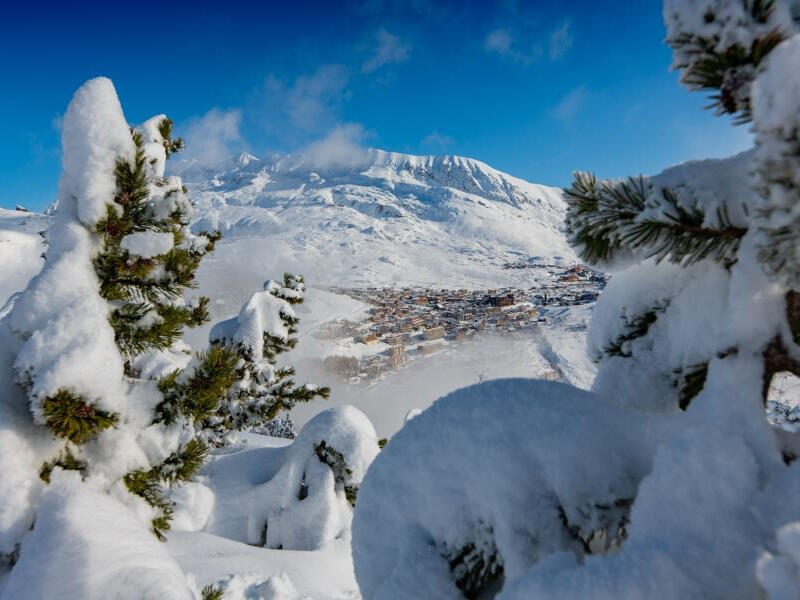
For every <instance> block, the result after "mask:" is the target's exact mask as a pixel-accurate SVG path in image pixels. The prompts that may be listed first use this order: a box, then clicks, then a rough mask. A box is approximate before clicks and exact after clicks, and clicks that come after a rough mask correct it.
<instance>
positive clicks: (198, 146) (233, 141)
mask: <svg viewBox="0 0 800 600" xmlns="http://www.w3.org/2000/svg"><path fill="white" fill-rule="evenodd" d="M241 120H242V112H241V111H240V110H238V109H233V110H221V109H219V108H212V109H211V110H209V111H208V112H207V113H206V114H204V115H203V116H201V117H198V118H195V119H192V120H190V121H189V122H187V123H186V124H185V126H184V127H183V128H182V137H183V138H184V139H185V141H186V152H185V154H184V155H183V156H182V158H184V159H186V160H187V161H192V162H196V163H199V164H201V165H203V166H210V165H215V164H218V163H220V162H221V161H223V160H225V159H227V158H229V157H230V156H231V155H232V154H233V153H235V152H239V151H241V150H243V149H244V138H243V137H242V133H241V130H240V124H241Z"/></svg>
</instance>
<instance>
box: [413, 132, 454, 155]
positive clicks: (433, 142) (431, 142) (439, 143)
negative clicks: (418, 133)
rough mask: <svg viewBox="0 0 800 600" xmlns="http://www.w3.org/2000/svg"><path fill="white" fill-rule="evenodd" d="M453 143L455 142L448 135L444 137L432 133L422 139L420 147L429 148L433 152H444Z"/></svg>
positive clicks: (437, 133)
mask: <svg viewBox="0 0 800 600" xmlns="http://www.w3.org/2000/svg"><path fill="white" fill-rule="evenodd" d="M454 143H455V140H454V139H453V138H452V137H450V136H449V135H444V134H442V133H439V132H438V131H432V132H430V133H429V134H428V135H426V136H425V137H424V138H422V142H420V145H421V146H422V147H423V148H429V149H431V150H434V151H442V150H446V149H447V148H449V147H450V146H452V145H453V144H454Z"/></svg>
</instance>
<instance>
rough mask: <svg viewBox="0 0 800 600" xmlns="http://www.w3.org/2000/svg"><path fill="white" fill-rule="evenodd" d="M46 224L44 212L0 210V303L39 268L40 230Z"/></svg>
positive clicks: (41, 248)
mask: <svg viewBox="0 0 800 600" xmlns="http://www.w3.org/2000/svg"><path fill="white" fill-rule="evenodd" d="M48 224H49V218H48V217H45V216H44V215H39V214H36V213H30V212H24V211H18V210H4V209H0V269H2V270H1V271H0V305H2V304H5V301H6V299H7V298H8V297H9V296H10V295H11V294H13V293H15V292H18V291H20V290H21V289H23V288H24V287H25V285H26V284H27V283H28V280H29V279H30V278H31V277H33V276H34V275H35V274H36V273H38V272H39V269H41V268H42V264H43V263H44V260H43V259H42V258H41V253H42V252H43V250H44V249H43V247H42V237H41V236H40V235H39V232H40V231H44V230H45V229H47V226H48Z"/></svg>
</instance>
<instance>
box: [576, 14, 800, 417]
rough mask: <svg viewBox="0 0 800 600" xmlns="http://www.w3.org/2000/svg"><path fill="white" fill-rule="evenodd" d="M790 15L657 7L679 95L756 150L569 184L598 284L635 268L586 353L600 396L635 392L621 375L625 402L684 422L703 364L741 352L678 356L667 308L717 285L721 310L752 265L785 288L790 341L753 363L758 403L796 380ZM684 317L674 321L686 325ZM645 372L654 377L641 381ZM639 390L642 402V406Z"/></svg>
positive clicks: (798, 192)
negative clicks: (705, 96) (725, 119)
mask: <svg viewBox="0 0 800 600" xmlns="http://www.w3.org/2000/svg"><path fill="white" fill-rule="evenodd" d="M798 6H799V5H798V4H797V3H796V2H792V1H789V0H787V1H782V0H765V1H761V0H733V1H724V2H723V1H705V0H704V1H697V2H683V1H674V2H671V1H670V2H666V3H665V8H664V18H665V21H666V23H667V29H668V35H667V42H668V43H669V44H670V45H671V46H672V48H673V50H674V65H673V66H674V68H676V69H678V70H680V71H681V81H682V82H683V83H684V85H686V86H687V87H688V88H689V89H690V90H702V91H711V92H712V95H711V100H712V102H711V104H710V106H709V107H710V108H712V109H714V110H715V112H716V113H717V114H730V115H733V116H734V118H735V121H736V122H737V123H738V124H740V125H742V124H747V123H751V122H752V123H753V130H754V131H755V133H756V148H755V149H754V150H752V151H750V152H746V153H743V154H741V155H739V156H737V157H734V158H731V159H728V160H724V161H704V162H699V163H692V164H689V165H686V166H680V167H678V168H675V169H669V170H667V171H665V172H664V173H662V174H661V175H658V176H656V177H652V178H647V179H645V178H642V177H636V178H630V179H626V180H618V181H610V180H598V179H597V178H596V177H595V176H593V175H591V174H588V173H581V172H578V173H576V174H575V180H574V182H573V184H572V187H571V188H570V189H569V190H567V200H568V203H569V205H570V207H569V208H570V209H569V213H568V218H567V227H568V234H569V237H570V241H571V243H572V244H573V245H574V246H575V248H576V249H577V250H578V251H579V254H580V256H581V258H583V260H584V261H586V262H587V263H589V264H591V265H595V266H598V267H600V268H604V269H606V270H619V267H618V265H622V266H623V267H624V266H627V265H630V264H632V263H642V262H644V264H643V265H642V266H639V267H637V268H635V269H630V270H628V271H626V272H624V273H622V274H621V275H620V278H621V279H622V280H623V283H618V284H617V285H616V286H615V287H614V290H612V292H611V294H609V295H612V294H613V295H615V296H616V297H617V302H616V303H615V304H614V305H613V306H612V303H611V302H610V301H609V300H610V298H608V299H607V301H606V302H605V303H604V304H602V305H601V309H602V310H603V311H604V314H603V316H602V317H601V318H598V319H595V322H594V327H593V331H592V334H591V351H592V353H593V355H594V357H595V359H596V360H597V361H598V362H599V363H600V364H601V369H600V373H599V374H598V380H597V382H596V384H595V388H596V389H597V388H603V389H605V388H606V386H610V387H609V388H608V389H607V390H606V391H611V389H614V390H615V392H616V393H620V390H619V389H618V387H619V386H618V385H617V383H618V382H619V380H620V376H623V378H624V379H625V380H630V377H625V376H624V375H622V374H623V372H634V373H638V374H639V375H638V377H639V381H638V383H637V384H636V385H633V386H629V389H628V390H627V392H622V393H623V394H624V395H625V396H627V397H628V398H630V400H631V402H633V403H637V402H639V401H640V400H641V399H642V398H647V399H646V400H644V402H645V403H647V404H649V405H650V406H655V405H658V406H661V407H662V408H669V407H671V406H675V405H677V406H678V407H679V408H681V409H686V408H687V407H688V405H689V403H690V402H691V401H692V399H693V398H694V397H695V396H697V394H698V393H700V391H701V390H702V389H703V387H704V383H705V379H706V376H707V371H708V364H709V361H711V360H712V359H713V358H714V357H715V356H717V355H719V354H720V353H722V354H729V355H735V354H737V353H738V352H739V351H740V350H744V349H743V348H740V347H739V345H738V344H734V343H732V344H731V345H730V347H728V348H719V347H716V346H713V345H704V344H702V343H698V344H694V345H693V347H691V348H686V347H680V346H686V344H685V341H684V340H675V336H673V335H670V333H669V331H668V330H669V329H672V330H674V329H675V327H676V323H675V322H674V321H672V315H673V314H675V313H676V312H678V311H680V310H682V309H683V308H684V307H683V306H682V305H681V304H680V302H679V304H678V306H672V308H671V305H674V303H675V302H676V301H679V300H680V298H681V296H682V295H684V296H685V295H686V294H688V293H689V292H687V291H686V290H687V288H691V289H694V290H695V291H696V292H697V291H699V289H698V286H700V283H699V282H701V281H703V280H708V279H712V280H713V281H707V288H708V295H707V300H706V303H707V304H711V303H713V302H715V301H718V302H720V303H722V302H724V301H725V299H724V293H725V292H724V290H725V289H726V288H727V287H728V286H729V285H730V283H731V278H730V274H731V273H732V272H733V271H732V269H733V267H735V265H737V263H741V262H742V261H743V256H746V257H747V258H748V259H749V258H750V255H751V254H754V255H755V256H754V258H756V259H757V260H758V262H759V263H760V264H761V265H762V266H763V268H764V270H765V271H766V272H767V273H769V274H770V277H771V279H772V280H773V281H776V282H779V283H781V284H782V285H783V287H784V301H783V307H782V308H781V313H782V314H784V315H785V317H786V319H787V325H788V326H789V328H790V330H791V331H792V335H791V336H789V335H787V332H786V331H780V332H778V331H775V332H773V335H772V337H771V339H770V343H769V344H768V345H767V346H766V347H764V348H762V349H761V351H762V355H763V365H764V374H763V383H762V387H761V390H762V397H763V399H764V402H766V394H767V390H768V388H769V383H770V381H771V379H772V377H773V376H774V375H775V374H776V373H778V372H780V371H790V372H792V373H795V374H800V363H798V362H797V360H796V358H794V357H793V356H794V354H793V352H790V351H789V348H790V347H791V346H793V345H794V344H795V343H796V342H797V341H799V340H800V335H798V334H800V296H798V294H797V290H798V289H800V284H798V283H797V282H798V281H800V268H798V264H799V263H800V261H798V258H797V256H798V251H797V249H798V246H797V244H798V232H800V220H798V219H797V217H792V216H791V214H790V213H791V211H792V209H791V206H792V205H793V203H794V202H796V201H797V200H798V199H800V185H798V182H800V179H799V178H800V175H798V173H799V172H800V169H799V167H800V158H799V157H800V144H798V142H797V139H796V135H797V117H796V116H794V115H793V114H792V111H793V110H794V109H795V108H796V95H795V92H796V90H795V89H793V88H791V85H792V83H791V79H790V78H786V77H785V75H784V72H788V71H792V70H793V67H792V66H791V60H793V59H794V58H795V57H794V55H793V54H792V52H793V50H792V48H793V45H794V44H796V42H794V41H789V38H791V37H792V36H793V35H794V34H796V33H797V31H798V30H800V8H798ZM782 42H786V43H785V44H783V45H782V46H781V50H780V51H778V52H776V53H773V51H774V50H775V49H776V48H777V47H778V46H779V45H781V43H782ZM776 78H783V81H782V82H780V81H778V80H777V79H776ZM748 173H752V178H751V179H750V180H749V181H748V175H747V174H748ZM743 244H746V247H745V248H742V247H741V246H742V245H743ZM753 247H754V248H755V249H753ZM659 263H661V264H659ZM627 282H630V284H628V285H626V283H627ZM764 285H765V286H768V285H770V284H769V283H767V282H764ZM623 286H625V287H626V289H625V290H624V291H621V292H619V293H618V292H617V291H616V290H622V288H623ZM633 288H638V289H633ZM712 290H716V293H714V292H712ZM614 311H618V313H619V318H617V319H614V318H613V316H612V313H613V312H614ZM685 313H686V311H684V316H682V317H680V318H681V320H682V321H683V322H684V323H688V322H691V316H689V317H688V319H687V316H685ZM697 314H699V313H697ZM697 325H698V326H700V327H702V324H700V323H697ZM676 342H677V343H676ZM679 344H680V346H679ZM631 363H634V364H635V365H636V366H635V367H634V368H631ZM643 372H648V373H650V374H651V375H652V377H651V378H650V379H649V380H647V378H644V377H642V373H643ZM640 385H641V386H643V387H644V388H649V389H650V390H651V391H650V393H648V394H640V393H639V392H640V391H642V389H643V388H640V387H639V386H640ZM634 396H638V397H639V398H640V400H635V399H634Z"/></svg>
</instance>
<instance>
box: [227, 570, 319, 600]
mask: <svg viewBox="0 0 800 600" xmlns="http://www.w3.org/2000/svg"><path fill="white" fill-rule="evenodd" d="M222 585H223V587H224V589H225V600H300V599H301V596H300V594H298V592H297V589H295V587H294V584H293V583H292V581H291V579H289V576H288V575H287V574H286V573H280V574H278V575H272V576H271V577H268V578H266V579H264V577H263V576H262V575H258V574H253V575H233V576H232V577H230V578H229V579H228V580H227V581H225V582H222ZM306 597H307V596H306Z"/></svg>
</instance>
